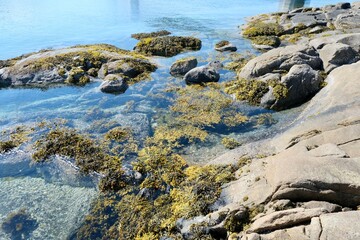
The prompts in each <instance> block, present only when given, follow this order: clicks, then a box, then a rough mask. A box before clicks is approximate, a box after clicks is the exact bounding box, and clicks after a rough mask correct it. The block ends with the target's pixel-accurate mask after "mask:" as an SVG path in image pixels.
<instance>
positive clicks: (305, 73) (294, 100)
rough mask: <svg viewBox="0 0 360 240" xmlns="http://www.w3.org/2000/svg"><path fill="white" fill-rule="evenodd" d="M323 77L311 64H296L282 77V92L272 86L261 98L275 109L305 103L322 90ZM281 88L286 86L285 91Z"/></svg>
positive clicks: (265, 104)
mask: <svg viewBox="0 0 360 240" xmlns="http://www.w3.org/2000/svg"><path fill="white" fill-rule="evenodd" d="M321 82H322V78H321V77H320V75H319V73H318V72H317V71H315V70H313V69H312V68H311V67H310V66H309V65H306V64H302V65H294V66H293V67H291V69H290V71H289V72H288V73H287V74H286V75H285V76H284V77H282V78H281V82H280V84H282V86H280V94H279V93H278V92H277V91H279V90H277V88H276V87H275V88H273V87H270V91H269V92H268V93H266V94H265V95H264V97H262V99H261V105H262V106H264V107H266V108H269V109H275V110H282V109H286V108H289V107H292V106H296V105H298V104H301V103H304V102H305V101H306V100H308V99H309V98H310V97H312V96H313V95H314V94H315V93H316V92H318V91H319V90H320V84H321ZM281 88H286V90H284V91H285V92H282V91H281Z"/></svg>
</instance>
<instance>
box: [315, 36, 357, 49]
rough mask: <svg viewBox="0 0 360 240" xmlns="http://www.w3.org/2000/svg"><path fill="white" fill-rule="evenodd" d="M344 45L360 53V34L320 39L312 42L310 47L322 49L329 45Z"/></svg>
mask: <svg viewBox="0 0 360 240" xmlns="http://www.w3.org/2000/svg"><path fill="white" fill-rule="evenodd" d="M332 43H343V44H346V45H349V46H350V47H352V48H353V49H354V50H355V51H357V52H360V33H348V34H339V35H333V36H328V37H319V38H315V39H313V40H311V41H310V42H309V45H310V46H312V47H314V48H315V49H321V48H323V47H324V46H325V45H327V44H332Z"/></svg>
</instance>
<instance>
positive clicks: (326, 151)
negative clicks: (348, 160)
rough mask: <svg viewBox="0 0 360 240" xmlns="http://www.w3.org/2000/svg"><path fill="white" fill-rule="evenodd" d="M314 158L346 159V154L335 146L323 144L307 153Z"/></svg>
mask: <svg viewBox="0 0 360 240" xmlns="http://www.w3.org/2000/svg"><path fill="white" fill-rule="evenodd" d="M309 153H310V154H311V155H312V156H314V157H331V156H333V157H338V158H345V157H348V155H347V154H346V152H345V151H344V150H342V149H340V148H339V147H338V146H337V145H336V144H333V143H326V144H323V145H321V146H319V147H317V148H315V149H313V150H311V151H310V152H309Z"/></svg>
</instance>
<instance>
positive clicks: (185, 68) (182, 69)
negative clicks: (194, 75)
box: [170, 57, 198, 76]
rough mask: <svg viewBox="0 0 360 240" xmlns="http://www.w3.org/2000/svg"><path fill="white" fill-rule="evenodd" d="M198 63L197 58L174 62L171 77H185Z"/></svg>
mask: <svg viewBox="0 0 360 240" xmlns="http://www.w3.org/2000/svg"><path fill="white" fill-rule="evenodd" d="M197 64H198V61H197V59H196V58H195V57H189V58H182V59H179V60H177V61H176V62H174V63H173V64H172V65H171V67H170V74H171V75H174V76H176V75H184V74H186V73H187V72H189V71H190V70H191V69H193V68H195V67H196V66H197Z"/></svg>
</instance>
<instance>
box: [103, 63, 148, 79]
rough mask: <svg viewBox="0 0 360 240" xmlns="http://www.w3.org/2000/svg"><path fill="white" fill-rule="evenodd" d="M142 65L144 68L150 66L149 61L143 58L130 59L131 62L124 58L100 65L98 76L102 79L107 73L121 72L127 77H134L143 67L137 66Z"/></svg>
mask: <svg viewBox="0 0 360 240" xmlns="http://www.w3.org/2000/svg"><path fill="white" fill-rule="evenodd" d="M137 65H140V66H141V65H142V66H143V67H144V68H146V67H147V66H149V67H150V62H149V61H148V60H144V59H132V60H131V62H130V61H128V60H127V59H126V58H124V59H120V60H117V61H113V62H109V63H105V64H103V65H102V66H101V68H100V70H99V72H98V77H99V78H102V79H104V78H105V77H106V75H108V74H122V75H124V76H126V77H129V78H134V77H136V76H138V75H139V74H141V73H142V71H143V69H141V68H139V67H137Z"/></svg>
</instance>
